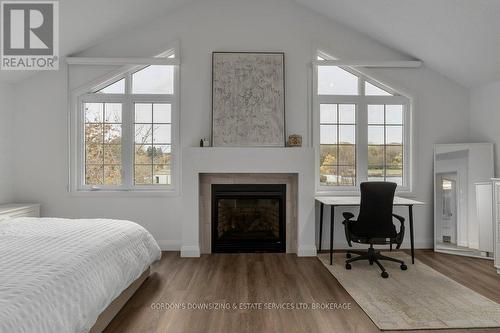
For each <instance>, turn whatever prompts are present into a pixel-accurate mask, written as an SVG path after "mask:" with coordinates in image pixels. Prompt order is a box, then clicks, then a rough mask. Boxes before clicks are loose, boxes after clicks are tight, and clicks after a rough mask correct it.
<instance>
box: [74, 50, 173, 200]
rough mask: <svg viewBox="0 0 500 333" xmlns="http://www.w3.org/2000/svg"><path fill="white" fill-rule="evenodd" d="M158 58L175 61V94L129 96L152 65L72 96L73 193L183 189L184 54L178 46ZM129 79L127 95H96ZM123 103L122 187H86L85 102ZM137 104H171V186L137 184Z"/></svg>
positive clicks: (134, 68) (112, 76)
mask: <svg viewBox="0 0 500 333" xmlns="http://www.w3.org/2000/svg"><path fill="white" fill-rule="evenodd" d="M157 57H164V58H172V57H173V58H175V60H176V61H175V62H174V64H173V67H174V83H173V84H174V85H173V90H174V91H173V94H171V95H167V94H131V93H130V94H127V92H131V88H132V87H131V86H130V85H131V82H132V80H131V77H132V75H133V74H134V73H135V72H137V71H139V70H141V69H143V68H145V67H148V66H149V65H125V66H123V67H122V68H120V69H119V70H117V71H114V72H112V73H110V74H108V75H106V76H104V77H101V78H99V79H98V80H95V81H93V82H91V83H89V84H86V85H85V86H84V87H81V88H78V89H76V90H74V91H72V92H71V96H70V104H71V105H70V110H71V115H70V129H71V130H70V149H71V152H70V158H71V161H70V164H71V167H70V191H71V192H74V193H81V194H86V193H92V195H95V194H97V193H102V194H106V193H115V194H116V193H134V194H137V193H144V194H151V193H158V194H161V195H165V194H167V195H178V194H179V187H180V177H181V175H180V160H181V152H180V133H179V129H180V114H179V109H180V108H179V101H180V84H179V83H180V79H179V72H180V68H179V67H180V60H179V58H180V54H179V46H178V44H177V43H176V44H175V45H174V46H173V47H171V48H169V49H168V50H167V51H165V52H162V53H161V54H159V55H158V56H157ZM122 78H126V80H125V85H126V86H125V92H126V93H125V94H96V93H94V92H97V91H99V90H100V89H102V88H104V87H106V86H108V85H110V84H112V83H114V82H116V81H119V80H120V79H122ZM94 102H97V103H122V185H120V186H112V185H86V184H85V131H84V125H85V115H84V107H83V106H84V103H94ZM134 103H168V104H171V122H172V123H171V184H168V185H161V184H157V185H153V184H152V185H149V184H148V185H135V184H134V166H135V160H134V159H135V157H134V148H135V142H134V126H135V124H134Z"/></svg>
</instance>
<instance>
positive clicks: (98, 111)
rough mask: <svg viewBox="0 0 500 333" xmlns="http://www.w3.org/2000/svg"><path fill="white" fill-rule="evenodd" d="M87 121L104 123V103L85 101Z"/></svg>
mask: <svg viewBox="0 0 500 333" xmlns="http://www.w3.org/2000/svg"><path fill="white" fill-rule="evenodd" d="M84 108H85V122H86V123H102V122H103V119H104V114H103V112H104V111H103V104H102V103H84Z"/></svg>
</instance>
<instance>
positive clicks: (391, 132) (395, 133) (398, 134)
mask: <svg viewBox="0 0 500 333" xmlns="http://www.w3.org/2000/svg"><path fill="white" fill-rule="evenodd" d="M385 133H386V139H385V142H386V144H390V145H393V144H402V143H403V126H387V127H386V128H385Z"/></svg>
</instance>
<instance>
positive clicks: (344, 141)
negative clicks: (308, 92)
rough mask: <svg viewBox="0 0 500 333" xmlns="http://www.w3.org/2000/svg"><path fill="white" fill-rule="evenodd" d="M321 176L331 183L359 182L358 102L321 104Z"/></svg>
mask: <svg viewBox="0 0 500 333" xmlns="http://www.w3.org/2000/svg"><path fill="white" fill-rule="evenodd" d="M320 160H321V163H320V165H321V167H320V178H321V182H322V183H323V184H327V185H356V105H354V104H321V105H320Z"/></svg>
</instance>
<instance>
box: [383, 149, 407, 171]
mask: <svg viewBox="0 0 500 333" xmlns="http://www.w3.org/2000/svg"><path fill="white" fill-rule="evenodd" d="M385 154H386V160H385V164H386V165H390V166H393V167H395V166H397V167H402V166H403V146H386V148H385Z"/></svg>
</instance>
